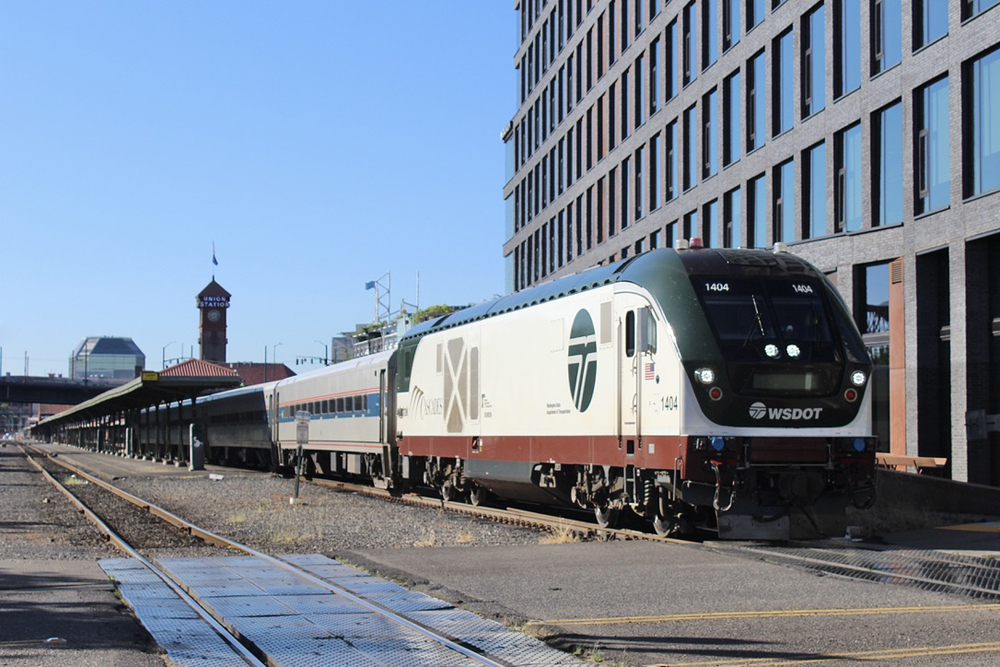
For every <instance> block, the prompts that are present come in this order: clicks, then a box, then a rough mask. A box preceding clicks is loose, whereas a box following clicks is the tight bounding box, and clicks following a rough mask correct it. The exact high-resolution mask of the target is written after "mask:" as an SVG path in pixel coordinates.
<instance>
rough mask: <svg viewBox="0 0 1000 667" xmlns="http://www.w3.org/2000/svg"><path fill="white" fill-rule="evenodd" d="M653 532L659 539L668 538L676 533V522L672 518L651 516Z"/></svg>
mask: <svg viewBox="0 0 1000 667" xmlns="http://www.w3.org/2000/svg"><path fill="white" fill-rule="evenodd" d="M653 530H655V531H656V534H657V535H659V536H660V537H669V536H671V535H673V534H674V533H676V532H677V521H676V520H675V519H674V518H673V517H662V516H660V515H659V514H657V515H655V516H653Z"/></svg>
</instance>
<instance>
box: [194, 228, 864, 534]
mask: <svg viewBox="0 0 1000 667" xmlns="http://www.w3.org/2000/svg"><path fill="white" fill-rule="evenodd" d="M870 375H871V361H870V359H869V357H868V354H867V351H866V349H865V347H864V345H863V343H862V340H861V336H860V334H859V333H858V330H857V327H856V326H855V324H854V322H853V320H852V318H851V315H850V313H849V312H848V310H847V308H846V306H845V305H844V303H843V301H842V299H841V298H840V295H839V294H838V292H837V291H836V289H835V288H834V287H833V285H832V284H831V283H830V282H829V281H828V280H827V278H826V277H825V276H824V275H823V274H822V273H821V272H820V271H818V270H817V269H816V268H815V267H813V266H812V265H810V264H809V263H807V262H805V261H804V260H802V259H800V258H798V257H796V256H794V255H792V254H790V253H788V252H787V251H785V250H784V248H783V247H782V246H781V245H780V244H779V245H778V247H777V248H776V250H775V252H768V251H764V250H740V249H709V248H695V247H692V248H682V249H677V250H675V249H670V248H666V249H658V250H653V251H649V252H646V253H643V254H639V255H636V256H634V257H631V258H628V259H625V260H622V261H619V262H616V263H613V264H608V265H605V266H599V267H596V268H593V269H590V270H587V271H584V272H581V273H579V274H575V275H572V276H568V277H565V278H561V279H557V280H554V281H551V282H549V283H544V284H541V285H538V286H535V287H532V288H529V289H526V290H524V291H521V292H518V293H515V294H511V295H508V296H504V297H501V298H498V299H495V300H493V301H489V302H485V303H482V304H479V305H476V306H473V307H470V308H467V309H464V310H460V311H456V312H453V313H450V314H448V315H444V316H441V317H438V318H435V319H433V320H431V321H427V322H423V323H421V324H418V325H416V326H415V327H413V328H412V329H410V330H409V331H408V332H407V333H406V334H405V335H404V336H403V337H402V338H401V339H400V341H399V344H398V346H397V348H396V349H394V350H391V351H385V352H380V353H377V354H373V355H370V356H366V357H361V358H358V359H352V360H350V361H347V362H343V363H340V364H336V365H334V366H330V367H326V368H323V369H320V370H317V371H313V372H311V373H307V374H303V375H300V376H296V377H293V378H289V379H286V380H281V381H278V382H271V383H268V384H265V385H258V386H257V387H253V388H244V389H241V390H234V391H233V392H222V393H220V394H217V395H214V396H213V397H210V399H211V400H213V401H215V402H216V406H217V407H216V410H218V409H219V408H220V407H221V406H224V405H225V404H226V401H227V400H230V399H236V398H239V400H240V401H243V402H246V401H247V400H248V393H249V394H252V400H253V401H255V406H256V407H255V409H254V411H253V413H252V414H254V415H258V416H259V419H260V420H263V421H260V423H259V424H258V431H256V432H255V433H257V434H258V435H259V434H260V431H259V429H260V428H266V429H267V431H266V435H265V436H263V437H259V438H258V439H257V440H256V441H255V442H256V444H257V445H258V446H259V447H261V448H263V447H270V451H271V454H272V457H273V460H274V462H275V463H276V465H277V466H279V467H280V468H283V469H289V468H290V467H291V466H292V465H293V464H294V463H295V461H296V457H297V453H296V416H297V415H299V414H300V413H303V412H305V413H308V414H309V419H310V421H309V439H308V440H309V441H308V445H306V446H305V448H304V456H305V459H304V462H305V463H306V465H307V466H308V467H309V469H310V470H315V471H318V472H320V473H324V474H330V475H348V476H355V477H359V478H363V479H366V480H369V481H370V482H371V483H373V484H375V485H377V486H381V487H384V488H390V489H404V488H407V487H411V486H431V487H433V488H435V489H437V490H438V491H439V492H440V493H441V495H442V497H444V498H448V499H454V498H457V497H459V496H461V497H464V498H466V499H468V501H469V502H471V503H473V504H479V503H482V502H484V501H485V500H486V498H487V497H488V495H489V494H493V495H495V496H498V497H500V498H502V499H507V500H518V501H528V502H534V503H542V504H546V505H559V506H572V507H579V508H584V509H588V510H592V511H593V512H594V515H595V517H596V519H597V522H598V524H599V525H601V526H605V527H606V526H610V525H613V524H615V522H616V521H617V520H618V519H619V518H620V512H622V511H623V510H628V511H630V512H632V513H634V514H636V515H638V516H640V517H643V518H645V519H646V520H648V521H650V522H651V523H652V526H653V528H654V529H655V531H656V532H657V533H658V534H661V535H668V534H672V533H677V532H685V531H688V530H692V529H694V528H696V527H703V528H708V529H711V530H715V531H717V532H718V536H719V537H720V538H723V539H768V540H775V539H778V540H780V539H793V538H810V537H817V536H822V535H842V534H843V532H844V529H845V524H846V509H847V507H848V506H849V505H854V506H857V507H864V506H865V505H866V504H869V503H870V502H871V501H872V500H873V499H874V486H875V485H874V482H875V440H874V438H873V437H872V433H871V392H869V391H867V385H868V383H869V378H870ZM248 390H249V392H248ZM227 396H228V397H227ZM221 421H224V420H221ZM220 423H221V422H220ZM261 425H263V426H261ZM224 431H225V429H224V428H221V427H220V428H216V429H214V430H213V429H212V427H211V425H210V427H209V432H208V438H207V439H208V443H207V444H208V446H209V451H210V452H211V451H212V448H213V447H216V446H217V444H216V442H217V441H218V439H219V438H224V437H226V436H225V435H224ZM267 440H269V441H270V442H269V443H267V444H265V442H266V441H267Z"/></svg>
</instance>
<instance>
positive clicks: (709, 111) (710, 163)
mask: <svg viewBox="0 0 1000 667" xmlns="http://www.w3.org/2000/svg"><path fill="white" fill-rule="evenodd" d="M718 97H719V94H718V91H717V90H716V89H715V88H713V89H712V90H711V91H709V93H708V94H707V95H704V96H703V97H702V98H701V115H702V119H703V122H704V125H705V126H704V127H703V128H702V135H701V152H702V161H703V165H702V178H708V177H709V176H714V175H715V174H717V173H718V171H719V133H718V131H717V128H718V109H717V107H718Z"/></svg>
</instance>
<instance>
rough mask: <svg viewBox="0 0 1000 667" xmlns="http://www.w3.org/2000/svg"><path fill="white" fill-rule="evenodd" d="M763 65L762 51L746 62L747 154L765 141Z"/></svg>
mask: <svg viewBox="0 0 1000 667" xmlns="http://www.w3.org/2000/svg"><path fill="white" fill-rule="evenodd" d="M764 65H765V63H764V52H763V51H761V52H760V53H758V54H757V55H755V56H754V57H753V58H751V59H750V60H749V62H747V153H749V152H750V151H753V150H756V149H758V148H760V147H761V146H763V145H764V141H765V130H764V124H765V123H766V122H767V121H766V118H767V115H766V110H765V108H764V104H765V102H766V100H765V97H764V76H765V74H764V71H765V70H764Z"/></svg>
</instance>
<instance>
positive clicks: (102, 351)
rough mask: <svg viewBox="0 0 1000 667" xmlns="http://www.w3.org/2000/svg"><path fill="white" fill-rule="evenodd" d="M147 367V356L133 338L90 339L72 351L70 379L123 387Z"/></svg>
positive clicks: (85, 339) (92, 337)
mask: <svg viewBox="0 0 1000 667" xmlns="http://www.w3.org/2000/svg"><path fill="white" fill-rule="evenodd" d="M145 367H146V355H144V354H143V353H142V350H140V349H139V347H138V346H137V345H136V344H135V343H133V342H132V339H131V338H112V337H106V336H90V337H88V338H84V339H83V342H81V343H80V344H79V345H77V346H76V349H74V350H73V354H72V355H71V356H70V358H69V377H70V378H72V379H74V380H87V381H104V382H109V383H115V381H117V383H118V384H121V383H124V382H127V381H129V380H131V379H133V378H135V377H137V376H138V375H139V373H141V372H142V370H143V369H144V368H145Z"/></svg>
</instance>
